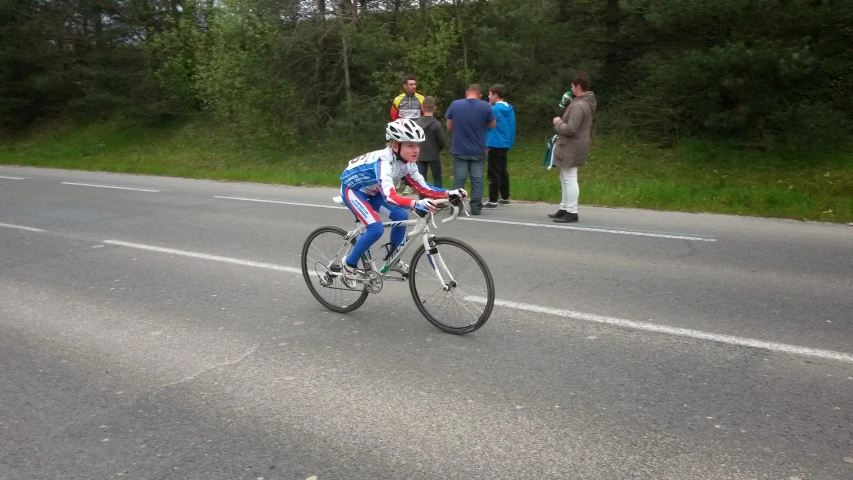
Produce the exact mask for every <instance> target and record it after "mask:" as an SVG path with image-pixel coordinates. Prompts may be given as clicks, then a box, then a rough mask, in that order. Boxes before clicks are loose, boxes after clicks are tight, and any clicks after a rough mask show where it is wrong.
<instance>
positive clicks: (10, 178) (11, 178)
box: [0, 175, 25, 180]
mask: <svg viewBox="0 0 853 480" xmlns="http://www.w3.org/2000/svg"><path fill="white" fill-rule="evenodd" d="M0 178H5V179H6V180H25V179H24V178H22V177H6V176H3V175H0Z"/></svg>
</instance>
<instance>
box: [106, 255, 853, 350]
mask: <svg viewBox="0 0 853 480" xmlns="http://www.w3.org/2000/svg"><path fill="white" fill-rule="evenodd" d="M103 243H106V244H109V245H117V246H121V247H129V248H137V249H141V250H148V251H151V252H160V253H168V254H171V255H181V256H185V257H193V258H199V259H202V260H214V261H217V262H225V263H231V264H235V265H243V266H247V267H256V268H265V269H267V270H276V271H280V272H288V273H296V274H299V275H301V274H302V270H300V269H298V268H293V267H285V266H282V265H276V264H273V263H262V262H254V261H250V260H240V259H238V258H231V257H221V256H218V255H208V254H206V253H197V252H188V251H185V250H175V249H172V248H162V247H155V246H151V245H142V244H139V243H130V242H122V241H119V240H104V242H103ZM468 300H471V301H473V302H479V303H485V301H486V300H485V299H484V298H482V297H468ZM495 305H496V306H499V307H504V308H511V309H514V310H521V311H524V312H532V313H540V314H544V315H553V316H557V317H563V318H571V319H574V320H581V321H584V322H592V323H599V324H604V325H610V326H614V327H619V328H627V329H632V330H642V331H645V332H653V333H660V334H664V335H672V336H676V337H686V338H694V339H697V340H707V341H711V342H715V343H724V344H727V345H736V346H740V347H748V348H759V349H762V350H770V351H773V352H781V353H788V354H792V355H802V356H806V357H818V358H825V359H829V360H840V361H843V362H850V363H853V354H849V353H843V352H835V351H832V350H819V349H815V348H808V347H800V346H797V345H788V344H785V343H773V342H765V341H763V340H756V339H753V338H746V337H735V336H731V335H720V334H716V333H708V332H703V331H701V330H690V329H687V328H677V327H670V326H666V325H658V324H654V323H648V322H637V321H634V320H626V319H623V318H615V317H606V316H603V315H595V314H591V313H582V312H575V311H572V310H563V309H559V308H550V307H543V306H540V305H531V304H527V303H518V302H511V301H507V300H495Z"/></svg>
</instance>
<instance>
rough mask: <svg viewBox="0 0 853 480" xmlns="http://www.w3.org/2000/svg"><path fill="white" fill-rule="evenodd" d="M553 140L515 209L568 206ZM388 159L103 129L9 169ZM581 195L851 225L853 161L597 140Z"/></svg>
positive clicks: (204, 174)
mask: <svg viewBox="0 0 853 480" xmlns="http://www.w3.org/2000/svg"><path fill="white" fill-rule="evenodd" d="M546 135H547V134H546ZM544 138H545V135H543V136H530V137H529V138H522V139H520V140H519V142H518V144H517V145H516V147H515V148H514V149H513V150H512V151H511V152H510V155H509V168H510V175H511V179H512V191H511V194H512V197H513V198H514V199H516V200H534V201H546V202H552V203H554V202H558V201H559V199H560V185H559V182H558V179H557V171H556V170H551V171H547V170H546V169H545V168H544V167H542V157H543V155H544ZM380 147H381V143H380V142H376V143H374V144H358V143H347V142H340V143H338V144H321V145H311V144H307V143H306V144H303V145H298V146H282V145H281V144H280V143H278V142H276V141H274V140H269V139H266V140H264V139H261V140H258V139H254V140H247V139H235V138H233V136H231V135H228V134H223V133H221V132H219V131H218V129H217V127H215V126H213V125H210V124H206V123H204V122H201V121H195V122H188V123H181V124H174V125H166V126H157V127H140V126H128V125H122V124H96V125H86V126H65V127H61V128H54V129H50V130H47V131H44V132H40V133H37V134H33V135H30V136H28V137H27V138H24V139H16V140H9V139H7V140H2V141H0V164H6V165H27V166H37V167H51V168H67V169H77V170H98V171H108V172H121V173H142V174H152V175H167V176H176V177H187V178H206V179H218V180H236V181H250V182H265V183H280V184H287V185H326V186H337V185H338V184H339V183H338V178H339V176H340V172H341V170H342V169H343V168H344V167H345V165H346V162H347V161H348V160H349V159H351V158H353V157H355V156H356V155H358V154H360V153H363V152H364V151H367V150H369V149H375V148H380ZM442 163H443V171H444V181H445V184H449V182H450V180H449V179H450V177H451V174H452V161H451V160H450V158H449V156H448V157H446V158H444V161H443V162H442ZM580 183H581V202H582V204H588V205H589V204H594V205H604V206H620V207H636V208H649V209H658V210H675V211H685V212H715V213H729V214H739V215H756V216H766V217H781V218H794V219H803V220H806V219H808V220H822V221H832V222H853V154H851V153H849V151H846V152H845V151H841V149H838V150H835V151H832V150H825V151H811V150H810V151H804V150H799V151H794V150H784V149H777V150H776V151H771V152H755V151H746V150H742V149H739V148H736V147H733V146H729V145H725V144H719V143H714V142H710V141H704V140H687V141H684V142H682V143H681V144H680V145H679V146H677V147H675V148H673V149H663V148H659V147H656V146H654V145H650V144H645V143H642V142H640V141H637V140H630V139H621V138H612V137H599V138H598V139H597V142H596V145H595V146H594V148H593V153H592V155H591V158H590V161H589V164H588V165H586V166H584V167H582V168H581V170H580Z"/></svg>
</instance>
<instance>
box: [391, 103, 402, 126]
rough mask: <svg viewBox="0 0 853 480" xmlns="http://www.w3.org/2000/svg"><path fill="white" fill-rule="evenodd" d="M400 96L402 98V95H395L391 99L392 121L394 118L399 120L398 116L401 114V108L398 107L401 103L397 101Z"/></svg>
mask: <svg viewBox="0 0 853 480" xmlns="http://www.w3.org/2000/svg"><path fill="white" fill-rule="evenodd" d="M398 98H400V97H395V98H394V99H392V100H391V121H392V122H393V121H394V120H397V118H398V117H399V116H400V110H399V109H398V108H397V105H399V103H397V99H398Z"/></svg>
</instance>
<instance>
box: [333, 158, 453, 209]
mask: <svg viewBox="0 0 853 480" xmlns="http://www.w3.org/2000/svg"><path fill="white" fill-rule="evenodd" d="M402 178H405V179H406V181H407V182H408V183H409V185H411V186H412V188H414V189H415V191H417V192H418V193H419V194H421V195H423V196H425V197H427V198H444V191H445V190H444V189H443V188H438V187H434V186H432V185H430V184H428V183H427V182H426V179H424V177H423V175H421V173H420V172H419V171H418V166H417V165H416V164H415V162H411V163H409V162H404V161H402V160H397V159H396V155H394V151H393V150H391V147H388V148H384V149H382V150H376V151H375V152H370V153H366V154H364V155H362V156H360V157H356V158H354V159H352V160H350V162H349V165H348V166H347V168H346V170H344V173H342V174H341V183H342V184H343V186H344V187H346V188H351V189H353V190H359V191H361V192H364V193H365V194H367V195H368V196H373V195H377V194H379V193H381V194H382V196H384V197H385V198H386V199H387V200H388V201H389V202H390V203H391V204H393V205H397V206H401V207H407V208H413V205H414V202H415V200H413V199H411V198H406V197H403V196H400V195H398V194H397V192H396V190H395V189H394V184H395V183H396V181H397V180H400V179H402Z"/></svg>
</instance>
